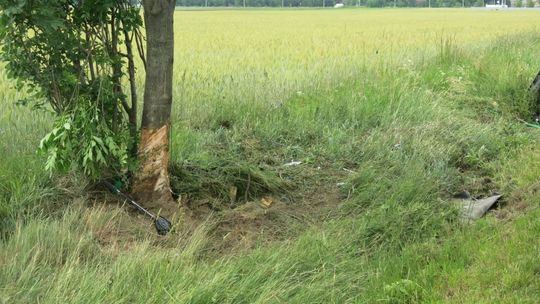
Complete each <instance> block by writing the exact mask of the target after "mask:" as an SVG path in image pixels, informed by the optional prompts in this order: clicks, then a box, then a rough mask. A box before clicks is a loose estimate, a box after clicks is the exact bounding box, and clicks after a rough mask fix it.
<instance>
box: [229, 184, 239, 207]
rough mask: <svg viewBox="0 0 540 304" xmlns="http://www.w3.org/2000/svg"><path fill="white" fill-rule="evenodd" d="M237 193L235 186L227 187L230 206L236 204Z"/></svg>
mask: <svg viewBox="0 0 540 304" xmlns="http://www.w3.org/2000/svg"><path fill="white" fill-rule="evenodd" d="M237 193H238V188H236V187H235V186H231V187H229V202H230V203H231V204H234V203H236V195H237Z"/></svg>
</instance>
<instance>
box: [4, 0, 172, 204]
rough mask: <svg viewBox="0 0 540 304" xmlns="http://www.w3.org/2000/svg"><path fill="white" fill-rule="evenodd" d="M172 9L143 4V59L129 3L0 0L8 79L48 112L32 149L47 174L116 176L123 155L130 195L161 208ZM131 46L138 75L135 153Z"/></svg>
mask: <svg viewBox="0 0 540 304" xmlns="http://www.w3.org/2000/svg"><path fill="white" fill-rule="evenodd" d="M174 6H175V2H174V0H145V1H144V2H143V7H144V20H145V24H146V32H147V34H146V37H147V56H145V55H144V48H143V36H142V35H141V33H140V27H141V26H142V18H141V14H140V11H139V9H138V6H137V5H133V3H132V0H33V1H27V0H0V40H1V43H2V52H1V56H2V57H1V59H2V60H3V61H5V62H7V65H6V70H7V72H8V75H9V76H10V77H11V78H14V79H16V80H17V85H18V87H19V88H21V89H22V88H27V89H28V90H29V92H31V93H33V95H32V96H33V98H32V99H33V100H34V105H35V106H41V107H43V106H45V107H47V108H48V109H52V110H53V111H54V112H55V113H56V114H57V119H56V122H55V125H54V128H53V130H52V131H51V132H50V133H49V134H47V135H46V136H45V138H44V139H43V140H42V142H41V145H40V146H41V148H42V149H43V150H45V151H47V153H48V160H47V164H46V168H47V169H51V170H52V169H68V168H73V167H75V168H76V169H78V170H80V171H82V172H84V173H85V174H87V175H89V176H90V177H92V178H99V177H102V175H103V174H104V172H108V173H107V174H114V175H117V174H121V173H122V172H125V170H126V168H127V167H128V165H129V164H130V163H134V162H130V161H129V159H130V157H131V159H132V160H134V159H135V158H137V163H138V164H139V167H138V169H136V170H133V168H132V169H131V170H132V171H135V178H134V186H133V188H132V189H133V192H134V194H135V195H136V196H138V197H139V198H141V199H143V204H146V205H149V207H164V206H168V209H170V206H172V205H173V204H172V203H171V202H172V196H171V192H170V186H169V179H168V170H167V166H168V141H169V129H170V113H171V103H172V63H173V47H174V42H173V13H174ZM134 49H136V50H135V51H138V53H139V54H140V56H141V59H142V61H143V65H144V66H145V69H146V85H145V93H144V109H143V119H142V125H141V130H140V144H139V147H138V149H137V142H138V130H137V121H136V120H137V87H136V83H135V70H136V68H135V63H134V56H135V54H134V53H135V51H134ZM123 80H127V82H128V83H129V91H130V94H129V95H128V94H125V93H124V88H123V83H124V81H123ZM26 102H27V101H23V103H26ZM47 105H48V106H47ZM137 151H138V153H137Z"/></svg>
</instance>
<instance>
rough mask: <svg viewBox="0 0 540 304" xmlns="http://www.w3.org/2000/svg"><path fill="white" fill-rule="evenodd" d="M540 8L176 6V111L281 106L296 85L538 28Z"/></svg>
mask: <svg viewBox="0 0 540 304" xmlns="http://www.w3.org/2000/svg"><path fill="white" fill-rule="evenodd" d="M539 16H540V11H537V10H533V11H510V12H507V11H478V10H471V9H463V10H460V9H457V10H456V9H436V10H429V9H418V10H411V9H402V10H389V9H388V10H353V9H350V10H285V11H282V10H267V11H266V10H254V11H251V10H248V11H177V13H176V19H175V22H176V23H175V39H176V47H175V65H174V67H175V76H176V79H175V81H176V82H177V84H176V85H175V91H174V93H175V97H176V100H177V102H178V105H179V111H176V112H175V115H176V116H177V117H179V118H181V119H182V120H189V121H190V123H191V122H193V121H195V122H196V121H197V120H200V119H203V121H204V119H205V118H206V117H208V115H215V113H214V111H216V110H218V109H216V108H215V106H214V105H215V104H220V105H221V104H222V103H223V102H225V103H233V104H236V103H246V102H247V103H254V102H255V103H260V104H263V105H264V104H266V105H270V104H274V105H275V104H276V103H282V102H284V101H285V100H286V99H287V98H288V97H290V95H291V93H295V92H297V91H305V90H312V89H318V88H321V87H322V88H325V87H329V86H334V85H336V84H338V83H339V82H342V81H344V80H349V79H353V78H355V77H357V76H358V75H359V74H361V73H362V71H363V69H364V68H366V67H381V66H384V65H397V66H406V65H410V64H413V63H414V62H418V61H422V60H425V59H427V58H430V57H431V56H433V54H434V53H435V52H436V51H438V50H439V49H440V48H441V47H443V46H444V45H445V44H448V43H449V44H452V45H455V46H460V47H463V48H466V49H467V50H469V51H470V52H474V50H475V49H477V48H481V47H482V46H483V45H484V44H486V43H489V42H490V41H493V40H494V39H495V38H497V37H501V36H505V35H508V34H510V33H523V32H534V31H538V29H539V28H540V25H539V24H538V22H537V20H538V17H539ZM218 100H219V101H220V102H217V101H218ZM180 105H181V106H180ZM180 109H181V110H180Z"/></svg>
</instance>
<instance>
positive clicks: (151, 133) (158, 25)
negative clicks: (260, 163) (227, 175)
mask: <svg viewBox="0 0 540 304" xmlns="http://www.w3.org/2000/svg"><path fill="white" fill-rule="evenodd" d="M143 7H144V21H145V27H146V39H147V43H146V45H147V56H146V58H147V61H146V82H145V89H144V106H143V115H142V124H141V138H140V143H139V149H138V162H139V168H138V170H137V172H136V174H135V179H134V184H133V189H132V191H133V195H134V196H135V197H136V198H137V199H139V200H140V201H141V202H142V203H143V204H144V205H145V206H146V207H148V208H149V209H151V210H153V211H155V212H160V210H162V213H163V214H166V215H170V213H173V212H174V207H175V206H174V201H173V198H172V195H171V189H170V182H169V174H168V166H169V133H170V116H171V105H172V76H173V54H174V37H173V13H174V7H175V1H174V0H144V2H143Z"/></svg>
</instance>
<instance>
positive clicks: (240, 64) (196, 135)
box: [0, 9, 540, 303]
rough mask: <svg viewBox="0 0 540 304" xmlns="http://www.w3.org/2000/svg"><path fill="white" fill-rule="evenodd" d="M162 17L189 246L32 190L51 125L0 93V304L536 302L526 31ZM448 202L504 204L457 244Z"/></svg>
mask: <svg viewBox="0 0 540 304" xmlns="http://www.w3.org/2000/svg"><path fill="white" fill-rule="evenodd" d="M175 14H176V16H175V39H176V40H175V44H176V46H175V63H174V77H175V79H174V89H173V94H174V104H173V114H172V116H173V122H172V124H173V131H172V148H171V158H172V165H171V177H172V179H171V180H172V187H173V190H174V191H175V192H176V194H177V195H179V199H178V200H179V202H180V203H183V204H185V205H186V206H188V209H189V210H190V211H189V213H188V215H189V216H190V220H189V221H190V222H192V225H191V226H192V229H188V231H186V230H183V229H182V225H179V226H178V229H177V230H176V231H175V232H174V233H172V234H170V235H168V236H166V237H159V236H157V235H154V233H153V231H152V228H151V227H150V226H149V225H150V223H148V222H147V221H146V220H144V219H143V218H141V217H138V216H136V215H135V214H134V213H132V212H131V211H130V209H129V208H128V207H127V206H121V205H120V204H115V203H112V202H110V199H108V198H107V197H104V196H103V194H102V193H99V192H96V191H95V190H94V189H91V188H89V187H87V186H88V183H89V182H88V181H87V180H86V179H85V178H84V177H81V176H79V175H77V174H76V173H70V174H68V175H63V174H56V173H55V174H52V175H51V174H49V173H47V172H45V171H44V169H43V168H44V156H43V155H41V154H38V153H36V149H37V146H38V144H39V140H40V139H41V137H43V136H44V135H45V134H46V133H47V132H48V131H49V129H50V126H51V123H52V118H53V117H52V116H51V115H50V114H49V113H47V112H45V111H43V110H31V109H29V108H28V107H24V106H17V105H15V102H16V101H18V100H20V99H22V98H24V97H25V96H26V95H25V92H24V91H16V90H15V89H13V82H12V81H11V80H8V79H7V76H6V75H5V74H4V73H0V79H1V81H2V84H1V86H2V87H3V89H2V90H1V91H0V155H1V158H0V220H1V222H0V236H1V244H0V303H164V302H172V303H379V302H381V303H538V302H539V301H540V260H538V252H540V224H539V223H540V222H539V221H538V216H540V208H539V207H540V205H539V202H540V191H539V190H540V184H539V181H538V180H539V179H538V172H540V152H538V150H537V147H538V141H539V140H540V133H539V131H538V129H532V128H527V127H526V126H525V125H524V124H523V123H522V122H521V119H524V120H530V119H531V117H532V116H533V114H534V113H535V111H537V110H538V109H537V105H535V104H534V102H533V98H532V96H530V94H529V93H528V92H527V88H528V86H529V84H530V82H531V80H532V79H533V78H534V76H535V75H536V73H537V72H538V70H539V69H540V23H538V20H539V18H540V11H539V10H530V11H529V10H515V11H484V10H470V9H433V10H430V9H343V10H333V9H327V10H321V9H319V10H292V9H291V10H277V9H268V10H265V9H260V10H212V11H210V10H197V11H194V10H187V11H182V10H179V11H177V12H176V13H175ZM141 72H142V71H141ZM143 79H144V75H143V74H142V73H141V74H139V81H140V86H139V87H141V88H142V87H143V86H142V80H143ZM140 93H141V95H142V91H141V92H140ZM141 99H142V98H141ZM291 161H297V162H301V164H299V165H293V166H287V165H286V164H287V163H290V162H291ZM231 187H236V188H237V189H238V191H239V193H240V195H239V197H238V198H237V199H236V200H235V202H231V201H230V198H229V192H230V189H231ZM463 190H467V191H469V192H470V193H471V194H473V195H475V196H478V197H483V196H486V195H489V194H491V193H492V192H493V191H499V192H502V193H503V194H504V197H503V201H502V203H501V204H500V206H499V208H498V209H497V210H495V211H493V212H491V213H490V214H489V215H488V216H487V217H486V218H485V219H482V220H480V221H478V222H476V223H473V224H470V225H465V224H463V223H462V222H461V221H460V219H459V210H458V208H457V206H456V205H455V204H454V203H453V202H452V195H453V194H455V193H458V192H460V191H463ZM268 197H270V198H272V201H273V204H272V205H271V206H270V207H269V208H263V207H261V206H260V202H261V199H262V198H268Z"/></svg>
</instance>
